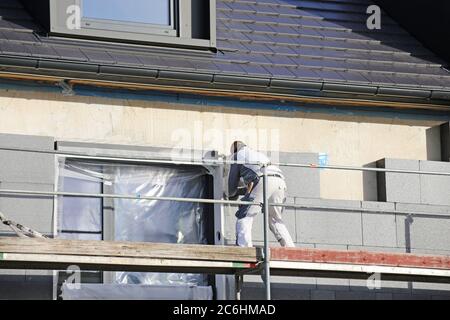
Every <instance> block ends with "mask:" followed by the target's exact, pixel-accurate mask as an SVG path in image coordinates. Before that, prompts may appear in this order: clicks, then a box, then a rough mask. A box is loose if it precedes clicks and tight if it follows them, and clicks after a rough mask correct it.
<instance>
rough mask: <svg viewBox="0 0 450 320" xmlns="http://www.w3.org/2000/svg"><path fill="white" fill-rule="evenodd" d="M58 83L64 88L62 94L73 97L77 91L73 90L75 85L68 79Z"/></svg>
mask: <svg viewBox="0 0 450 320" xmlns="http://www.w3.org/2000/svg"><path fill="white" fill-rule="evenodd" d="M58 85H59V86H60V87H61V89H62V94H63V96H65V97H73V96H74V95H75V91H74V90H73V85H71V84H70V83H69V81H67V80H61V81H60V82H59V83H58Z"/></svg>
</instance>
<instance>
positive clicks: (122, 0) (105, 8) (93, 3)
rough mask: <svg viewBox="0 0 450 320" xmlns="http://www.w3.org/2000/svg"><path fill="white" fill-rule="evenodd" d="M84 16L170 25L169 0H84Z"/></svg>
mask: <svg viewBox="0 0 450 320" xmlns="http://www.w3.org/2000/svg"><path fill="white" fill-rule="evenodd" d="M83 16H84V17H86V18H96V19H109V20H119V21H127V22H140V23H153V24H162V25H168V24H169V23H170V20H169V0H84V1H83Z"/></svg>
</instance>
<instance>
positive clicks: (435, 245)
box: [226, 198, 450, 300]
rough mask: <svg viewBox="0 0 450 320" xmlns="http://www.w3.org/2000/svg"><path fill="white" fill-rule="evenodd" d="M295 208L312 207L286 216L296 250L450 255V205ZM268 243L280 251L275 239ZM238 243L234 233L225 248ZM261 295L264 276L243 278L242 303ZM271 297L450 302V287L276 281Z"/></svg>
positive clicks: (258, 236) (329, 203)
mask: <svg viewBox="0 0 450 320" xmlns="http://www.w3.org/2000/svg"><path fill="white" fill-rule="evenodd" d="M294 203H296V204H299V205H302V206H305V207H307V206H311V207H314V209H308V208H296V209H294V208H291V209H288V210H287V212H286V213H285V217H286V218H285V222H286V224H287V225H288V229H289V230H290V232H291V234H292V236H293V237H294V238H295V239H296V245H297V246H298V247H307V248H318V249H334V250H364V251H380V252H412V253H417V254H434V255H450V233H449V232H448V230H450V206H430V205H417V204H407V203H385V202H366V201H345V200H328V199H309V198H295V199H294ZM319 207H322V208H323V209H318V208H319ZM367 211H368V212H367ZM408 213H410V214H412V216H408ZM414 214H416V215H414ZM261 219H262V218H261V216H259V217H257V218H256V221H255V224H254V228H253V237H254V239H255V245H260V246H262V245H263V242H262V239H263V238H262V224H261V222H260V220H261ZM234 222H235V218H234V216H229V217H227V218H226V223H227V224H228V223H230V224H231V226H232V227H233V228H234ZM233 230H234V229H233ZM230 231H231V230H230ZM270 240H271V245H272V246H278V244H277V243H276V242H275V241H274V238H273V237H271V239H270ZM234 242H235V238H234V233H233V234H232V235H231V238H229V239H228V238H227V243H229V244H233V243H234ZM263 293H264V290H263V284H262V281H261V278H260V277H258V276H246V277H245V284H244V289H243V298H244V299H250V300H252V299H258V298H262V297H263ZM273 295H274V298H275V299H277V298H278V299H388V300H391V299H450V284H448V285H445V284H423V283H415V282H398V281H383V280H382V288H381V289H379V290H378V289H377V290H370V289H369V288H368V287H367V284H366V281H363V280H348V279H316V278H295V277H286V278H283V277H275V278H274V285H273Z"/></svg>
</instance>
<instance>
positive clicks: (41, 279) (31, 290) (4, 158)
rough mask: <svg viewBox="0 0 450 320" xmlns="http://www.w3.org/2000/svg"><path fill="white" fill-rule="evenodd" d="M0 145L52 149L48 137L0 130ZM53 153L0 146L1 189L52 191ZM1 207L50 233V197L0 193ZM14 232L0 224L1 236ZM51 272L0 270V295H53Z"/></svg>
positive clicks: (0, 296) (32, 297) (30, 297)
mask: <svg viewBox="0 0 450 320" xmlns="http://www.w3.org/2000/svg"><path fill="white" fill-rule="evenodd" d="M0 147H3V148H28V149H38V150H54V140H53V138H51V137H37V136H25V135H9V134H0ZM54 181H55V157H54V156H53V155H49V154H41V153H30V152H16V151H6V150H0V189H14V190H32V191H53V190H54ZM0 211H1V212H3V213H4V214H5V216H6V217H7V218H9V219H11V220H14V221H17V222H18V223H21V224H23V225H25V226H28V227H30V228H33V229H35V230H37V231H39V232H41V233H44V234H48V235H51V234H52V233H53V198H51V197H50V198H42V197H36V196H34V197H33V196H4V195H0ZM11 235H14V236H15V234H14V233H13V232H12V230H11V229H9V228H8V227H6V226H3V225H1V226H0V236H11ZM52 295H53V278H52V273H51V272H47V271H45V272H40V271H29V270H0V299H52Z"/></svg>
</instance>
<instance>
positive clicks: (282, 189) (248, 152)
mask: <svg viewBox="0 0 450 320" xmlns="http://www.w3.org/2000/svg"><path fill="white" fill-rule="evenodd" d="M232 159H233V160H236V161H239V162H245V163H255V162H258V163H269V159H268V158H267V157H266V156H265V155H264V154H262V153H259V152H257V151H254V150H252V149H250V148H249V147H247V146H245V147H242V148H241V149H239V150H238V152H237V153H235V154H234V155H233V156H232ZM261 170H262V168H261V166H259V165H248V164H232V165H231V167H230V173H229V177H228V194H229V197H230V198H231V199H232V198H236V197H237V196H239V194H240V192H239V189H238V185H239V181H240V179H243V181H244V184H245V185H249V184H250V183H253V186H254V187H253V189H252V191H251V192H250V194H248V193H246V194H245V196H244V197H243V198H242V199H241V200H242V201H256V202H262V201H263V179H262V174H263V173H262V171H261ZM267 173H268V201H269V203H284V202H285V201H286V190H287V188H286V183H285V181H284V176H283V173H282V172H281V170H280V169H279V168H278V167H276V166H269V167H268V168H267ZM260 212H261V207H260V206H248V205H241V206H239V210H238V211H237V212H236V217H237V218H238V220H237V222H236V242H237V245H238V246H241V247H252V246H253V242H252V226H253V219H254V217H255V216H256V215H257V214H258V213H260ZM282 213H283V207H281V206H279V207H277V206H270V207H269V227H270V230H271V231H272V233H273V234H274V236H275V238H276V239H277V240H278V242H279V243H280V244H281V246H283V247H295V245H294V242H293V241H292V238H291V235H290V234H289V231H288V230H287V228H286V225H285V224H284V222H283V219H282Z"/></svg>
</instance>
